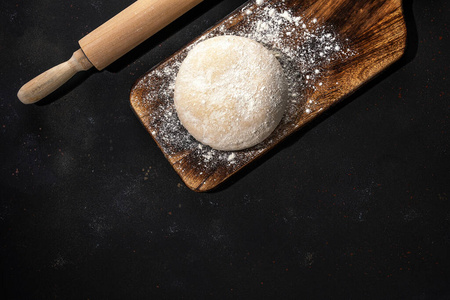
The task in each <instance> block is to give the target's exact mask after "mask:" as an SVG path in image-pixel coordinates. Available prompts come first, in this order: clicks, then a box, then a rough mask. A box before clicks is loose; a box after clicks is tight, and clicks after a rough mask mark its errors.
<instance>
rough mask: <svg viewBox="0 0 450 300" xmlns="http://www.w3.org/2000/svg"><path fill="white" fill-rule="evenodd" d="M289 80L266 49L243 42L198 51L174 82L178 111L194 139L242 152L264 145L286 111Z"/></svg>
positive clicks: (204, 45) (224, 40) (219, 40)
mask: <svg viewBox="0 0 450 300" xmlns="http://www.w3.org/2000/svg"><path fill="white" fill-rule="evenodd" d="M285 89H286V83H285V77H284V74H283V69H282V67H281V65H280V63H279V62H278V60H277V59H276V58H275V56H274V55H273V54H272V53H271V52H270V51H269V50H267V49H266V48H265V47H264V46H262V45H261V44H259V43H258V42H255V41H253V40H251V39H247V38H243V37H238V36H219V37H214V38H211V39H208V40H205V41H203V42H201V43H199V44H198V45H196V46H195V47H194V48H193V49H192V50H191V51H190V52H189V53H188V55H187V57H186V59H185V60H184V61H183V63H182V64H181V67H180V70H179V72H178V74H177V78H176V81H175V95H174V101H175V108H176V111H177V114H178V118H179V119H180V121H181V124H183V126H184V127H185V128H186V129H187V130H188V131H189V133H190V134H191V135H192V136H194V138H195V139H197V140H198V141H200V142H201V143H203V144H205V145H209V146H211V147H212V148H214V149H217V150H226V151H232V150H241V149H245V148H249V147H252V146H254V145H256V144H258V143H260V142H262V141H263V140H265V139H266V138H267V137H268V136H269V135H270V134H271V133H272V131H273V130H274V129H275V128H276V127H277V125H278V124H279V123H280V120H281V118H282V117H283V114H284V111H285V108H286V97H285Z"/></svg>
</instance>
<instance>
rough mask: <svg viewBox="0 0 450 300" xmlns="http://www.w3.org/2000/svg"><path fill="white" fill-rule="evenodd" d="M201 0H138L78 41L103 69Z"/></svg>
mask: <svg viewBox="0 0 450 300" xmlns="http://www.w3.org/2000/svg"><path fill="white" fill-rule="evenodd" d="M202 1H203V0H137V1H136V2H134V3H133V4H131V5H130V6H128V7H127V8H126V9H124V10H123V11H121V12H120V13H119V14H117V15H116V16H114V17H113V18H112V19H110V20H109V21H107V22H106V23H104V24H103V25H101V26H100V27H98V28H97V29H95V30H94V31H92V32H91V33H89V34H88V35H86V36H85V37H84V38H82V39H81V40H80V41H79V44H80V46H81V49H83V51H84V53H85V54H86V56H87V58H88V59H89V61H91V63H92V64H93V65H94V66H95V67H96V68H97V69H98V70H102V69H104V68H105V67H107V66H108V65H109V64H111V63H112V62H114V61H115V60H117V59H118V58H119V57H121V56H122V55H124V54H125V53H127V52H129V51H130V50H131V49H133V48H134V47H136V46H137V45H139V44H140V43H142V42H143V41H145V40H146V39H148V38H149V37H151V36H152V35H154V34H155V33H156V32H158V31H160V30H161V29H162V28H164V27H166V26H167V25H168V24H170V23H171V22H173V21H174V20H175V19H177V18H178V17H180V16H181V15H183V14H184V13H186V12H187V11H188V10H190V9H191V8H193V7H194V6H196V5H197V4H199V3H200V2H202Z"/></svg>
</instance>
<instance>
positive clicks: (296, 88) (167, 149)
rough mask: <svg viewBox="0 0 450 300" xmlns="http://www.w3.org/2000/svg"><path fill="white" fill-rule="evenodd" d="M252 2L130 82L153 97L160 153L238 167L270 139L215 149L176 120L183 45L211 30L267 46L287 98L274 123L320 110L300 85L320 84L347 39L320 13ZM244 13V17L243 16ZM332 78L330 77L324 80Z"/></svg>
mask: <svg viewBox="0 0 450 300" xmlns="http://www.w3.org/2000/svg"><path fill="white" fill-rule="evenodd" d="M256 5H257V6H258V7H255V5H254V4H253V3H252V2H249V3H248V4H247V5H245V6H244V7H243V8H241V13H240V14H233V15H232V16H231V17H229V19H227V20H226V21H225V22H224V23H222V25H221V26H219V27H216V28H214V29H213V30H212V31H210V32H208V33H207V34H205V35H204V36H202V37H201V38H199V39H198V40H196V41H195V42H194V43H193V44H192V45H190V46H189V47H187V48H186V49H185V50H184V51H182V52H179V53H178V54H176V55H175V57H174V58H172V59H170V60H168V61H166V62H165V63H163V64H162V65H161V66H159V67H157V68H155V69H154V70H152V71H151V72H150V73H149V74H147V75H146V76H145V77H143V78H142V79H141V80H140V81H139V83H138V85H137V86H136V87H135V88H139V85H141V86H145V88H147V89H148V90H149V91H151V92H149V93H148V94H146V95H143V96H141V97H143V98H144V101H147V102H148V103H157V105H152V109H153V110H152V111H151V114H150V116H149V122H150V127H151V128H152V135H153V137H154V138H155V140H156V142H157V143H158V144H159V146H160V147H161V148H162V150H163V152H164V153H165V154H166V155H173V154H177V153H180V152H181V153H191V152H194V153H195V155H196V156H197V159H198V161H199V163H198V164H199V165H203V167H204V168H210V169H214V168H216V167H217V166H218V165H227V166H235V167H236V168H239V166H241V165H242V164H240V163H241V162H243V163H245V161H246V160H247V161H248V160H251V158H252V157H254V156H256V155H258V154H259V152H261V151H263V150H264V149H265V148H266V146H268V145H270V144H271V143H272V142H273V140H271V139H270V137H269V138H268V139H267V140H266V141H264V142H263V143H262V144H263V145H259V146H258V145H257V146H255V147H253V148H250V149H247V150H244V151H237V152H226V151H217V150H214V149H211V148H210V147H208V146H204V145H202V144H200V143H199V142H197V141H196V140H195V139H194V138H193V137H192V136H191V135H190V134H189V133H188V132H187V131H186V129H184V127H183V126H182V125H181V124H180V122H179V120H178V117H177V114H176V111H175V108H174V105H173V92H174V83H175V78H176V74H177V73H178V70H179V68H180V65H181V63H182V61H183V59H184V58H185V57H186V55H187V53H188V52H189V50H191V49H192V48H193V47H194V46H195V45H196V44H197V43H199V42H201V41H203V40H205V39H208V38H211V37H214V36H219V35H238V36H243V37H247V38H250V39H253V40H255V41H258V42H260V43H261V44H263V45H264V46H265V47H266V48H268V49H269V50H271V51H272V52H273V53H274V54H275V56H276V57H277V58H278V60H279V61H280V63H281V65H282V66H283V69H284V72H285V75H286V78H287V80H288V102H289V105H288V107H287V110H286V114H285V116H284V118H283V120H282V121H281V125H283V126H280V127H284V128H286V127H289V126H291V127H295V126H296V123H295V122H294V120H296V119H298V115H300V114H302V113H303V114H307V115H308V114H311V113H312V112H315V111H321V110H322V108H318V107H317V106H316V104H317V103H316V102H315V101H313V100H311V99H307V98H306V97H307V95H304V92H303V91H304V90H306V89H309V90H313V91H314V90H316V89H317V88H326V87H325V83H324V82H326V81H324V80H321V78H322V74H323V73H324V71H326V70H327V65H329V64H330V63H331V62H333V61H335V60H341V59H343V58H347V57H349V56H352V55H354V54H355V53H354V51H352V50H351V49H349V47H348V46H347V45H348V44H349V42H348V41H347V40H345V39H342V38H341V37H340V36H339V35H338V34H337V33H336V31H335V30H334V28H333V27H331V26H328V25H323V24H321V20H320V19H317V18H314V19H309V20H308V19H305V17H304V16H302V15H300V14H299V13H297V12H295V11H292V10H291V9H289V8H288V7H287V6H286V4H285V3H284V0H280V1H264V0H256ZM238 18H243V21H239V20H238V21H239V22H240V23H239V25H237V26H235V27H232V29H228V27H230V25H231V24H235V23H236V22H237V21H236V20H237V19H238ZM246 18H249V19H248V21H247V22H246ZM299 41H301V43H299ZM338 84H339V83H338V82H336V83H332V84H331V83H328V84H327V85H333V86H336V85H338ZM322 86H323V87H322ZM276 134H278V135H283V132H275V135H276ZM236 161H239V164H236ZM182 162H183V159H181V160H180V163H182ZM179 171H181V172H184V171H185V170H179Z"/></svg>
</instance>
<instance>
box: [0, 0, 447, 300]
mask: <svg viewBox="0 0 450 300" xmlns="http://www.w3.org/2000/svg"><path fill="white" fill-rule="evenodd" d="M131 2H132V1H117V2H112V1H101V0H100V1H97V0H96V1H79V0H76V1H70V2H66V1H46V0H36V1H17V0H7V1H2V2H1V3H0V50H1V64H0V74H1V83H0V168H1V169H0V176H1V177H0V179H1V181H0V197H1V205H0V257H1V259H0V264H1V276H2V277H1V294H2V295H5V296H7V298H8V299H49V298H59V299H88V298H89V299H106V298H107V299H123V298H131V299H136V298H150V297H153V298H165V299H167V298H196V299H198V298H205V297H208V296H209V295H210V294H212V295H213V296H215V297H217V298H231V297H237V296H239V297H240V298H252V297H257V296H259V297H260V298H261V297H262V298H286V296H291V297H292V298H299V297H301V296H303V297H305V298H330V297H332V298H347V299H361V298H397V299H400V298H401V299H405V298H413V299H448V298H450V288H449V286H450V271H449V267H450V229H449V228H450V203H449V201H450V200H449V195H450V190H449V187H448V186H449V182H450V178H449V169H450V168H449V155H448V147H449V130H450V123H449V119H448V117H449V102H448V100H449V93H450V91H449V84H448V74H449V63H450V61H449V56H448V51H449V47H448V45H449V39H450V34H449V29H448V21H447V20H448V15H449V13H450V5H449V4H448V1H445V0H440V1H438V0H435V1H418V0H416V1H406V2H405V8H406V17H407V21H408V30H409V43H408V51H407V54H406V56H405V58H404V59H402V61H401V62H400V63H398V64H396V65H395V66H393V67H392V68H390V69H389V70H387V71H386V72H385V73H384V74H383V75H382V76H381V77H379V78H377V79H376V80H375V81H373V82H372V83H370V84H369V85H368V86H366V87H365V88H364V89H362V90H361V91H359V92H358V93H357V94H355V95H353V96H352V97H351V98H349V99H347V100H345V101H344V102H343V103H342V104H341V105H339V106H338V107H336V108H335V109H333V110H332V111H330V112H327V113H326V115H325V116H324V117H321V118H320V120H317V121H314V122H313V124H311V125H309V126H308V127H307V128H305V129H304V130H302V131H301V132H299V133H297V134H295V135H294V136H292V137H290V138H289V139H288V140H287V141H285V142H284V143H283V144H282V145H281V146H280V147H278V148H276V149H275V150H274V151H272V152H271V153H270V154H269V155H267V156H265V157H264V158H263V159H262V160H260V161H258V162H257V163H256V164H253V165H252V166H251V167H250V168H248V169H246V170H245V171H243V172H241V173H240V174H238V175H237V176H236V177H234V178H233V179H232V180H231V181H230V182H228V183H227V184H226V185H225V186H222V187H221V188H220V189H219V190H217V191H215V192H213V193H206V194H196V193H194V192H192V191H190V190H189V189H188V188H186V187H185V186H184V185H183V184H182V183H181V180H180V179H179V177H178V175H176V173H175V172H174V171H173V170H172V168H171V166H170V165H169V163H168V162H167V161H166V160H165V158H164V157H163V155H162V154H161V152H160V150H159V149H158V147H157V146H156V145H155V143H154V142H153V141H152V139H151V138H150V137H149V135H148V133H147V132H146V131H145V129H144V128H143V127H142V125H141V124H140V122H139V121H138V119H137V118H136V117H135V115H134V114H133V112H132V111H131V109H130V107H129V100H128V96H129V91H130V88H131V86H132V84H133V83H134V82H135V81H136V79H137V78H138V77H139V76H140V75H142V74H143V73H145V72H146V71H147V70H148V69H150V68H151V67H152V66H154V65H155V64H157V63H158V62H159V61H161V60H162V59H164V58H165V57H167V56H169V55H170V54H172V53H173V52H175V51H176V50H177V49H179V48H180V47H182V46H183V45H184V44H186V43H188V42H189V41H190V40H192V39H193V38H194V37H195V36H197V35H198V34H200V33H202V32H203V31H204V30H205V29H207V28H208V27H210V26H211V25H213V24H214V23H215V22H217V21H219V20H220V19H221V18H222V17H224V16H225V15H226V14H227V13H229V12H231V11H232V10H233V9H234V8H235V7H237V6H239V5H240V4H241V3H243V2H244V1H242V0H240V1H237V0H236V1H230V0H223V1H208V0H206V1H205V3H203V4H201V6H200V7H198V8H196V9H195V10H194V11H192V12H190V13H189V14H188V15H186V16H185V17H183V18H182V19H180V20H179V21H177V22H175V23H174V24H172V25H171V26H170V27H169V28H167V29H166V30H164V31H163V32H162V33H160V34H158V35H157V36H155V37H154V38H152V39H151V40H149V41H148V42H146V43H144V44H143V45H142V46H140V47H139V48H137V49H136V50H135V51H133V52H131V53H130V54H129V55H127V56H125V57H124V58H123V59H121V60H120V61H118V62H117V63H115V64H113V65H111V66H110V67H109V68H108V69H107V70H106V71H103V72H95V71H90V72H88V73H87V74H82V75H80V76H77V77H76V78H74V80H72V81H71V82H70V84H69V85H67V86H66V87H65V88H64V89H62V90H60V91H59V92H57V93H56V94H55V95H52V96H50V97H49V98H48V99H47V100H46V101H44V102H42V103H41V104H39V105H31V106H24V105H22V104H21V103H19V101H18V100H17V99H16V97H15V94H16V92H17V90H18V89H19V88H20V86H21V85H22V84H24V83H25V82H26V81H27V80H29V79H31V77H33V76H35V75H37V74H38V73H40V72H42V71H44V70H46V69H48V68H50V67H52V66H53V65H55V64H58V63H60V62H62V61H64V60H66V59H67V58H69V57H70V55H71V53H72V52H73V51H75V50H76V49H77V43H76V41H78V40H79V39H80V38H81V37H82V36H83V35H84V34H86V33H88V32H89V31H91V30H93V29H94V28H95V27H97V26H98V25H100V24H101V23H102V22H104V21H106V20H107V19H108V18H110V17H111V16H113V15H114V14H115V13H117V12H118V11H120V10H121V9H123V8H125V7H126V6H127V5H129V4H130V3H131Z"/></svg>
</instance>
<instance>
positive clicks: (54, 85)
mask: <svg viewBox="0 0 450 300" xmlns="http://www.w3.org/2000/svg"><path fill="white" fill-rule="evenodd" d="M90 68H92V64H91V63H90V62H89V60H88V59H87V58H86V56H85V55H84V53H83V51H82V50H81V49H79V50H77V51H75V52H74V53H73V55H72V57H71V58H70V59H69V60H68V61H66V62H63V63H62V64H59V65H57V66H55V67H53V68H51V69H50V70H48V71H46V72H44V73H42V74H41V75H39V76H37V77H35V78H34V79H32V80H30V81H29V82H28V83H26V84H25V85H24V86H22V88H21V89H20V90H19V92H18V93H17V97H18V98H19V100H20V101H22V103H24V104H32V103H35V102H37V101H39V100H41V99H42V98H44V97H46V96H48V95H49V94H51V93H52V92H54V91H55V90H56V89H58V88H59V87H60V86H62V85H63V84H64V83H66V82H67V81H68V80H69V79H70V78H72V77H73V76H74V75H75V74H76V73H78V72H79V71H86V70H89V69H90Z"/></svg>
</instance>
